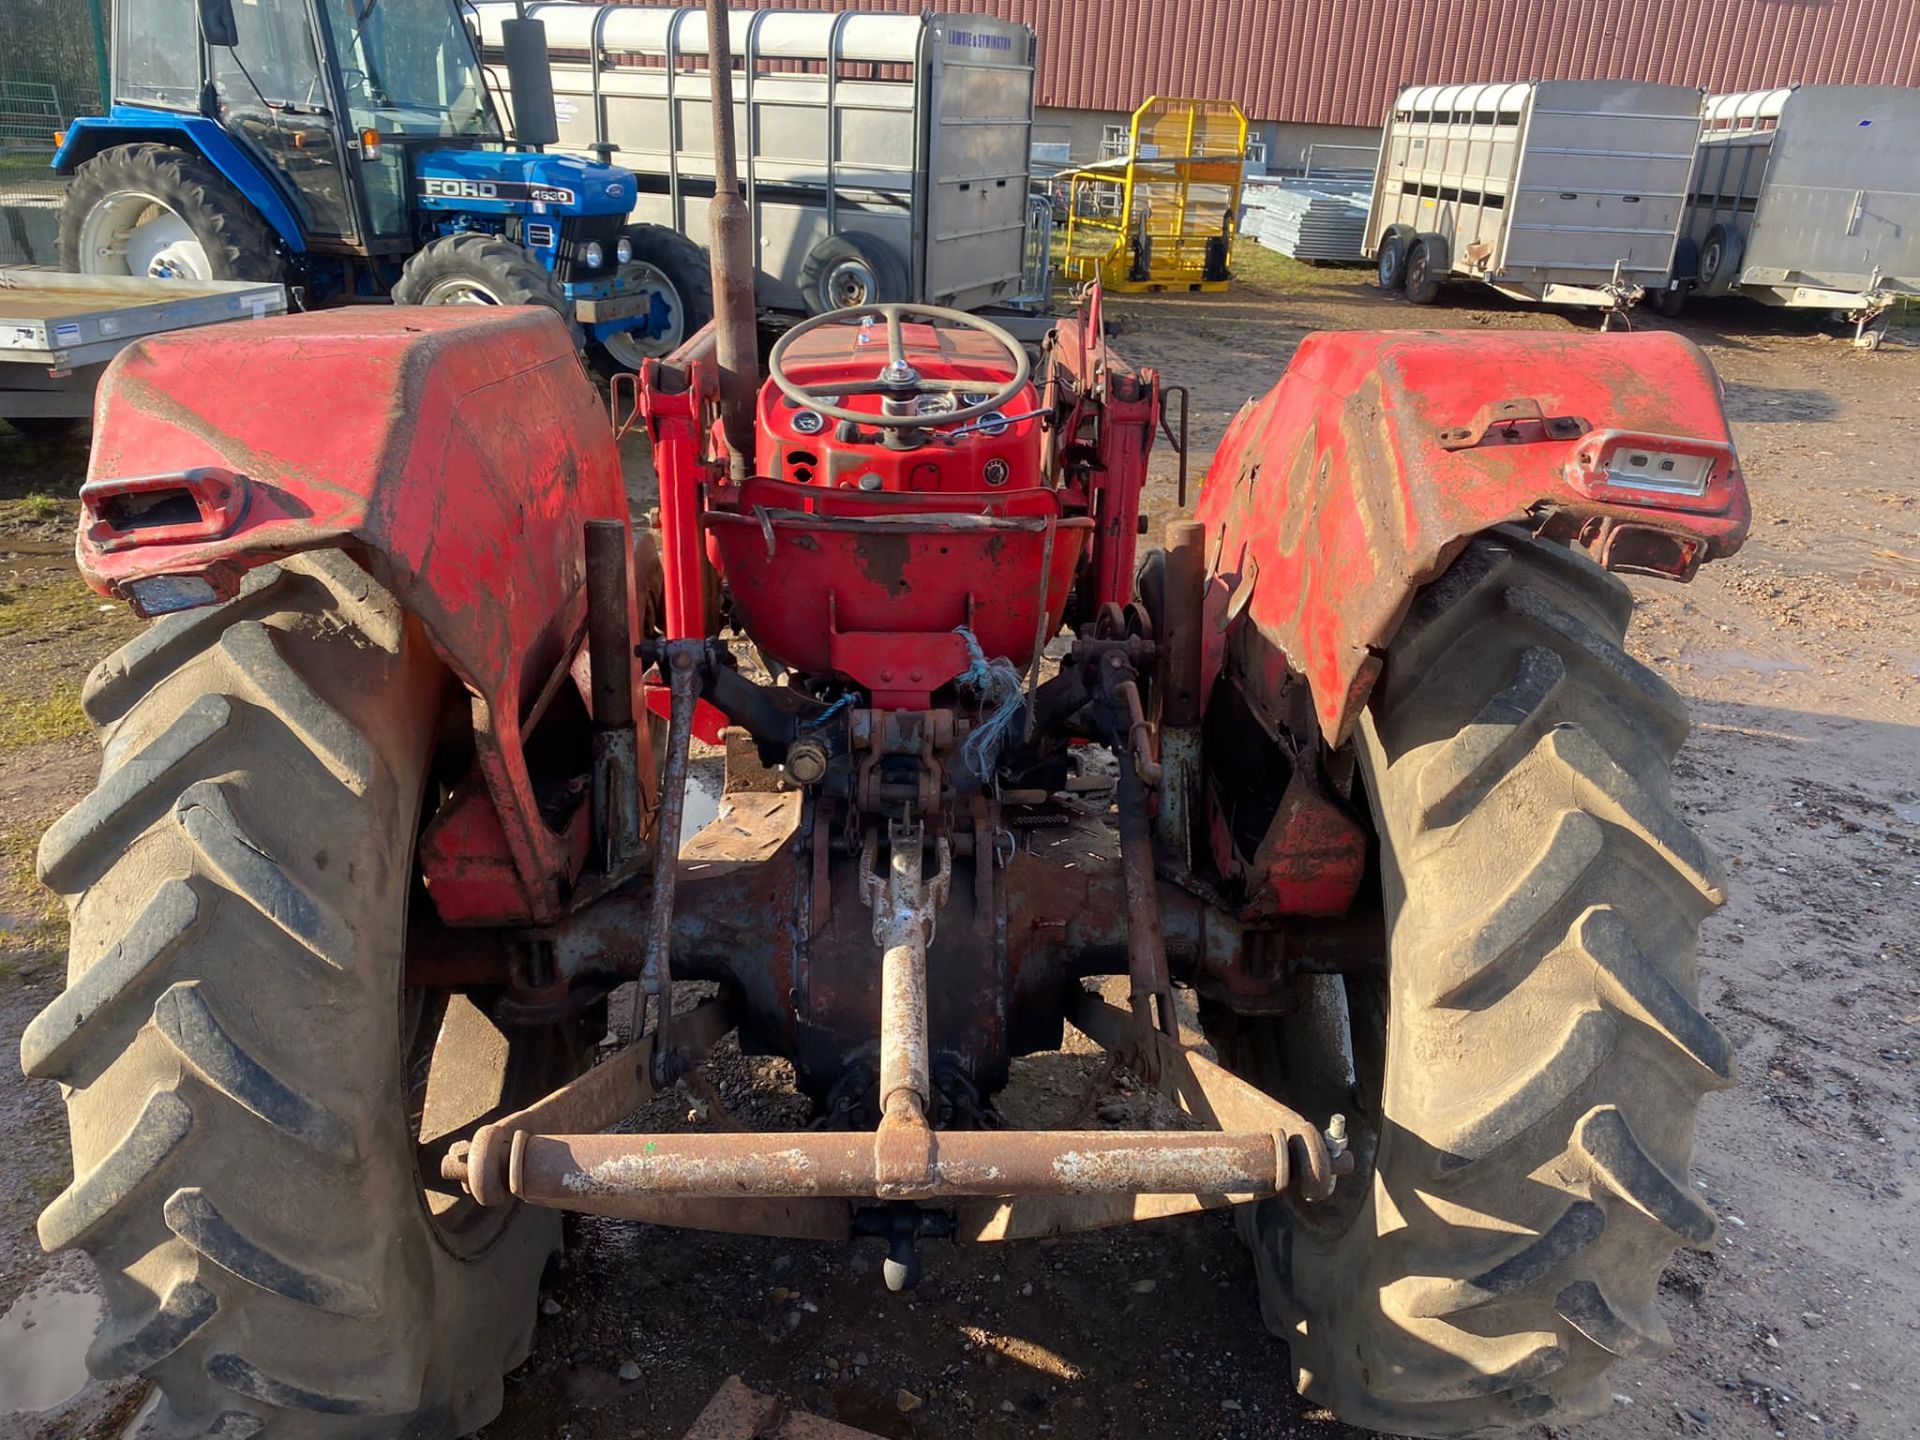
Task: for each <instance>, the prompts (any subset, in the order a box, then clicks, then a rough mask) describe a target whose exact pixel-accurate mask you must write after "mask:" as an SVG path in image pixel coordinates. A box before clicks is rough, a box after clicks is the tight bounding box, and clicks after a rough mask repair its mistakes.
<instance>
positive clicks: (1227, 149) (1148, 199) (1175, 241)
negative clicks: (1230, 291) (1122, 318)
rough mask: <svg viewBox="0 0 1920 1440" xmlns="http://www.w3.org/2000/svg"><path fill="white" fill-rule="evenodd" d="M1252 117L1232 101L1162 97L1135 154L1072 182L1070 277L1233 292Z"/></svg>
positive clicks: (1078, 173) (1145, 112)
mask: <svg viewBox="0 0 1920 1440" xmlns="http://www.w3.org/2000/svg"><path fill="white" fill-rule="evenodd" d="M1246 156H1247V117H1246V116H1245V115H1242V114H1241V113H1240V107H1239V106H1237V105H1235V104H1233V103H1232V102H1231V101H1229V100H1187V99H1178V98H1174V97H1170V96H1164V95H1155V96H1153V97H1152V98H1151V99H1149V100H1148V101H1147V102H1146V103H1145V104H1144V105H1142V106H1141V107H1140V108H1139V109H1138V110H1136V111H1134V112H1133V123H1132V125H1131V126H1129V127H1128V132H1127V152H1126V154H1124V155H1118V156H1115V157H1113V158H1112V159H1109V160H1102V161H1101V162H1100V163H1098V164H1097V165H1089V166H1087V167H1085V168H1084V169H1081V170H1075V171H1074V172H1073V173H1072V174H1070V175H1068V176H1067V177H1066V178H1067V240H1066V244H1065V245H1064V246H1063V247H1061V270H1062V273H1063V274H1064V275H1065V276H1066V277H1067V279H1069V280H1080V281H1086V280H1098V281H1099V282H1100V285H1101V288H1102V289H1105V290H1118V291H1128V290H1224V289H1226V288H1227V280H1228V277H1229V274H1230V273H1231V272H1230V270H1229V261H1230V258H1231V255H1232V250H1233V236H1234V227H1235V221H1236V217H1237V216H1238V214H1239V211H1240V172H1241V169H1242V167H1243V166H1244V165H1245V163H1246Z"/></svg>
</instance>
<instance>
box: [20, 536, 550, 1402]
mask: <svg viewBox="0 0 1920 1440" xmlns="http://www.w3.org/2000/svg"><path fill="white" fill-rule="evenodd" d="M461 696H462V692H460V691H459V689H458V687H457V686H456V685H453V684H451V683H450V678H449V676H448V674H447V672H446V671H445V669H444V668H443V667H442V666H441V665H440V664H439V662H438V661H437V660H436V659H435V658H434V656H433V654H432V650H431V647H430V645H429V643H428V641H427V639H426V636H425V634H424V632H422V631H421V630H420V628H419V627H418V626H417V625H416V624H414V623H412V622H411V621H410V620H409V619H408V618H407V617H406V615H405V614H404V613H403V612H402V611H401V610H400V609H399V607H398V606H397V605H396V604H395V602H394V601H393V599H392V597H390V596H389V595H388V594H387V593H386V592H385V591H384V590H382V589H381V588H380V587H379V585H378V584H377V583H376V582H375V581H374V580H373V579H372V578H371V577H370V576H368V575H367V573H366V572H365V571H363V570H361V569H360V568H359V567H358V566H356V565H355V564H353V563H352V562H351V561H349V560H348V559H347V558H346V557H345V556H344V555H343V554H341V553H340V552H338V551H326V552H319V553H315V554H311V555H305V556H299V557H295V558H293V559H290V560H287V561H285V562H283V563H282V564H280V565H278V566H273V567H268V568H267V569H264V570H261V571H256V572H254V574H253V575H252V576H250V577H249V580H248V584H247V586H246V588H245V589H244V591H243V593H242V595H241V596H240V598H238V599H236V600H234V601H232V602H230V603H228V604H227V605H225V606H222V607H218V608H213V609H207V610H196V611H189V612H187V613H185V614H182V615H178V616H174V617H171V618H169V619H165V620H162V621H160V622H159V623H157V624H156V625H154V626H153V627H152V628H151V629H149V630H148V631H147V632H146V633H145V634H143V635H142V636H141V637H140V638H138V639H136V640H135V641H133V642H132V643H131V644H130V645H128V646H126V647H125V648H124V649H122V650H120V651H119V652H118V653H117V654H115V655H114V656H112V657H111V658H109V659H108V660H106V661H104V662H103V663H102V664H101V665H100V666H99V667H98V668H97V669H96V670H95V671H94V673H93V675H92V676H91V677H90V678H89V680H88V682H87V686H86V690H85V693H84V701H83V703H84V704H85V706H86V709H87V713H88V714H89V716H90V717H91V718H92V719H93V721H94V723H95V724H96V726H98V727H99V731H100V735H101V738H102V740H103V742H104V745H105V749H106V758H105V763H104V767H103V770H102V778H101V781H100V785H99V788H98V789H96V790H95V791H94V792H93V794H92V795H91V796H90V797H88V798H87V799H86V800H84V801H82V802H81V803H80V804H79V805H78V806H77V807H75V808H74V809H73V810H71V811H69V812H68V813H67V814H66V815H65V816H64V817H63V818H62V819H60V820H59V821H57V822H56V823H55V824H54V826H53V827H52V828H51V829H50V830H49V831H48V832H47V835H46V837H45V839H44V840H43V841H42V842H41V846H40V872H41V875H42V877H43V878H44V879H45V880H46V882H47V883H48V884H49V885H50V886H52V887H53V888H54V889H56V890H58V891H60V892H61V893H63V894H65V895H66V896H67V897H68V900H69V904H70V907H71V912H72V921H73V939H72V960H71V962H70V963H71V971H70V978H69V981H68V985H67V989H66V991H65V993H64V994H62V995H61V996H60V998H59V999H57V1000H55V1001H54V1002H53V1004H52V1005H50V1006H48V1007H47V1009H46V1010H45V1011H43V1012H42V1013H41V1014H40V1015H39V1016H38V1017H37V1018H36V1019H35V1020H34V1021H33V1022H32V1024H31V1025H29V1026H28V1028H27V1030H26V1033H25V1035H24V1036H23V1037H22V1040H21V1046H20V1051H21V1064H22V1067H23V1068H24V1069H25V1070H26V1072H27V1073H28V1074H29V1075H31V1076H34V1077H37V1078H40V1079H45V1080H58V1081H59V1082H60V1083H61V1084H62V1086H64V1087H70V1088H68V1090H67V1107H68V1119H69V1125H70V1128H71V1131H72V1138H73V1164H74V1176H75V1179H74V1182H73V1184H72V1185H71V1186H69V1187H68V1188H67V1189H66V1190H65V1191H64V1192H62V1193H61V1194H60V1195H59V1196H58V1197H57V1198H56V1199H55V1200H54V1201H53V1203H52V1204H51V1205H49V1206H48V1207H47V1209H46V1210H45V1212H44V1213H43V1214H42V1215H41V1217H40V1240H41V1243H42V1244H43V1245H44V1246H45V1247H46V1248H47V1249H48V1250H49V1251H57V1250H66V1249H75V1248H77V1249H81V1250H84V1251H86V1252H87V1253H88V1254H89V1255H91V1256H92V1258H93V1260H94V1262H95V1264H96V1265H97V1267H98V1268H99V1271H100V1275H101V1279H102V1282H103V1284H104V1286H105V1290H106V1294H107V1301H108V1309H109V1314H108V1319H107V1321H106V1322H105V1324H104V1325H103V1327H102V1329H101V1331H100V1334H99V1336H98V1337H97V1338H96V1339H95V1341H94V1343H93V1346H92V1348H91V1350H90V1351H89V1352H88V1357H87V1360H88V1364H89V1366H90V1367H91V1368H92V1370H93V1371H94V1373H95V1374H97V1375H102V1376H116V1377H117V1376H127V1375H132V1374H135V1373H144V1374H145V1375H147V1376H148V1377H149V1378H150V1379H152V1380H153V1381H154V1383H155V1384H157V1385H158V1387H159V1388H160V1391H161V1394H162V1397H163V1399H162V1408H161V1413H160V1415H159V1417H157V1420H156V1428H157V1429H158V1430H160V1431H162V1432H164V1433H167V1434H187V1433H191V1434H196V1435H198V1434H219V1435H227V1436H235V1435H249V1436H252V1435H259V1436H264V1437H268V1440H280V1437H300V1440H330V1437H346V1436H361V1435H369V1434H374V1433H378V1434H383V1435H387V1434H392V1435H399V1434H403V1433H404V1434H406V1435H409V1436H418V1437H450V1436H454V1435H458V1434H463V1433H465V1432H467V1431H469V1430H471V1429H473V1428H474V1427H476V1426H478V1425H481V1424H484V1423H485V1422H486V1421H488V1420H489V1419H491V1418H492V1417H493V1415H494V1414H495V1413H496V1412H497V1411H498V1410H499V1408H500V1403H501V1375H502V1374H503V1373H504V1372H505V1371H506V1370H508V1369H511V1368H512V1367H514V1366H516V1365H518V1364H519V1363H520V1361H521V1360H522V1359H523V1358H524V1356H525V1354H526V1352H527V1348H528V1345H529V1342H530V1339H531V1336H532V1331H533V1325H534V1319H535V1300H536V1297H537V1286H538V1283H539V1279H540V1274H541V1270H542V1268H543V1266H544V1265H545V1263H546V1261H547V1258H548V1257H549V1255H550V1254H551V1253H552V1252H553V1251H554V1250H555V1249H556V1248H557V1246H558V1244H559V1235H560V1230H559V1223H558V1216H557V1215H556V1214H554V1213H551V1212H543V1211H537V1210H532V1209H525V1208H502V1209H493V1210H484V1209H481V1208H479V1207H477V1206H474V1205H472V1204H471V1203H470V1202H466V1201H465V1200H463V1199H462V1198H461V1197H460V1196H459V1195H458V1194H457V1192H455V1191H454V1190H453V1189H452V1188H451V1187H449V1186H446V1185H444V1184H443V1183H442V1182H440V1181H439V1179H438V1164H437V1159H436V1152H437V1148H438V1147H437V1144H436V1138H437V1139H438V1143H439V1144H444V1143H446V1142H448V1141H450V1140H451V1139H452V1138H453V1137H454V1136H455V1135H457V1134H460V1133H464V1131H466V1130H467V1129H468V1128H470V1126H471V1125H472V1123H473V1122H474V1121H475V1120H477V1119H478V1118H479V1117H480V1116H482V1115H483V1114H487V1113H491V1112H493V1111H495V1110H498V1109H500V1108H502V1107H505V1108H508V1109H511V1108H515V1107H517V1106H518V1105H520V1104H522V1103H525V1101H526V1100H527V1099H529V1098H531V1097H532V1096H534V1095H536V1094H539V1093H544V1092H545V1091H546V1090H547V1089H549V1088H551V1087H552V1086H553V1085H554V1084H557V1083H560V1082H562V1081H564V1079H565V1078H566V1076H567V1074H568V1073H569V1072H570V1069H571V1062H572V1057H573V1055H574V1053H575V1051H574V1046H573V1043H572V1032H571V1031H566V1030H561V1029H559V1028H554V1029H519V1028H515V1029H510V1030H501V1029H497V1028H495V1026H494V1025H493V1024H492V1022H491V1021H490V1020H489V1019H488V1018H487V1016H486V1014H485V1011H484V1009H483V1008H482V1006H481V1005H480V1004H478V1003H475V1002H473V1001H470V1000H468V999H467V998H466V997H464V996H461V995H457V994H452V993H447V992H441V993H428V992H425V991H421V990H408V989H404V988H403V983H404V976H403V970H404V959H405V954H404V951H405V937H406V935H407V933H408V929H407V927H408V912H409V906H410V904H411V905H412V906H413V907H414V908H415V920H416V922H418V920H419V912H420V909H421V908H422V907H425V906H427V904H428V903H429V902H427V901H426V900H425V898H424V896H423V895H421V894H420V892H419V884H418V881H417V880H416V879H415V878H414V874H413V851H414V840H415V836H416V834H417V829H416V825H417V819H418V814H419V812H420V809H421V806H422V802H423V799H424V798H426V797H427V793H428V787H429V786H430V785H434V784H438V783H440V782H442V781H444V780H447V779H449V778H450V777H449V776H446V775H441V774H438V773H436V772H435V770H434V769H433V765H434V761H435V756H434V750H433V747H434V742H435V737H436V733H437V730H438V726H439V721H440V719H441V716H442V714H443V713H444V712H443V706H444V705H445V704H446V702H447V701H448V700H449V698H454V699H458V698H461ZM453 773H454V774H457V773H458V772H457V768H456V769H455V770H454V771H453Z"/></svg>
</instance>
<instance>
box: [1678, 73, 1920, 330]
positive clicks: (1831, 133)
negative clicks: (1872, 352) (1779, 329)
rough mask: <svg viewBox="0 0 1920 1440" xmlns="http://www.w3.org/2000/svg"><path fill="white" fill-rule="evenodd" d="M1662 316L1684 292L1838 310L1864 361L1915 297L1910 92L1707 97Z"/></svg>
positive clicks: (1831, 89)
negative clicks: (1890, 316)
mask: <svg viewBox="0 0 1920 1440" xmlns="http://www.w3.org/2000/svg"><path fill="white" fill-rule="evenodd" d="M1688 201H1689V203H1688V206H1687V214H1686V221H1685V224H1684V225H1683V226H1682V228H1681V241H1680V245H1679V248H1678V250H1677V251H1676V252H1675V255H1674V264H1673V275H1672V278H1671V279H1670V280H1669V281H1668V285H1667V289H1666V292H1665V294H1664V295H1663V297H1662V299H1663V302H1664V303H1663V305H1662V308H1663V309H1667V310H1674V309H1678V308H1679V305H1680V303H1681V301H1682V300H1684V299H1685V297H1686V295H1687V294H1688V293H1689V292H1692V293H1694V294H1706V295H1724V294H1728V293H1730V292H1733V291H1738V292H1739V293H1740V294H1742V295H1748V296H1751V297H1752V298H1754V299H1756V300H1760V301H1763V302H1764V303H1766V304H1769V305H1786V306H1799V307H1811V308H1816V309H1824V310H1839V311H1844V312H1846V313H1847V316H1848V318H1849V319H1851V320H1852V321H1853V322H1854V335H1855V340H1856V342H1857V343H1859V344H1860V345H1862V346H1863V347H1864V348H1868V349H1872V348H1876V347H1877V346H1878V345H1879V343H1880V337H1881V336H1882V335H1883V334H1884V333H1885V324H1884V317H1885V315H1886V312H1887V310H1888V309H1890V308H1891V307H1892V306H1893V305H1894V303H1895V302H1896V301H1897V300H1898V299H1899V298H1900V297H1901V296H1903V295H1920V89H1913V88H1911V87H1909V86H1904V85H1802V86H1795V87H1789V88H1787V89H1781V90H1750V91H1745V92H1742V93H1740V94H1734V95H1715V96H1712V97H1711V98H1709V99H1708V101H1707V111H1706V123H1705V126H1704V127H1703V128H1702V130H1701V133H1700V150H1699V153H1698V155H1697V156H1696V157H1695V159H1694V165H1693V179H1692V183H1691V184H1690V185H1689V186H1688Z"/></svg>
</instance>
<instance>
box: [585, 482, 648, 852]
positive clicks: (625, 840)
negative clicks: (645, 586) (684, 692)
mask: <svg viewBox="0 0 1920 1440" xmlns="http://www.w3.org/2000/svg"><path fill="white" fill-rule="evenodd" d="M585 544H586V559H587V657H588V662H589V667H590V669H591V671H592V694H593V829H594V843H595V846H596V848H597V849H598V850H599V852H600V865H601V869H602V870H603V871H604V872H605V873H606V874H608V875H615V874H618V873H619V872H620V871H621V870H623V869H624V868H625V867H626V866H627V865H628V864H629V863H631V862H632V860H633V859H634V857H635V856H637V855H638V854H639V852H640V768H639V750H638V744H639V736H638V732H637V731H636V730H635V728H634V722H633V635H632V628H631V626H630V624H629V619H630V617H629V614H628V608H629V605H630V604H631V587H630V584H629V581H628V578H627V572H628V566H629V564H630V559H629V555H630V552H629V549H628V545H627V527H626V525H625V524H623V523H622V522H621V521H618V520H589V521H587V524H586V536H585Z"/></svg>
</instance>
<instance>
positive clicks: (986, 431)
mask: <svg viewBox="0 0 1920 1440" xmlns="http://www.w3.org/2000/svg"><path fill="white" fill-rule="evenodd" d="M1011 423H1012V422H1011V421H1009V420H1008V419H1007V417H1006V414H1005V412H1003V411H1000V410H989V411H987V413H986V414H984V415H982V416H981V417H980V418H979V419H978V420H976V421H974V422H973V426H972V428H973V429H975V430H978V431H979V432H980V433H981V434H982V435H1004V434H1006V433H1007V426H1008V425H1010V424H1011Z"/></svg>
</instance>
